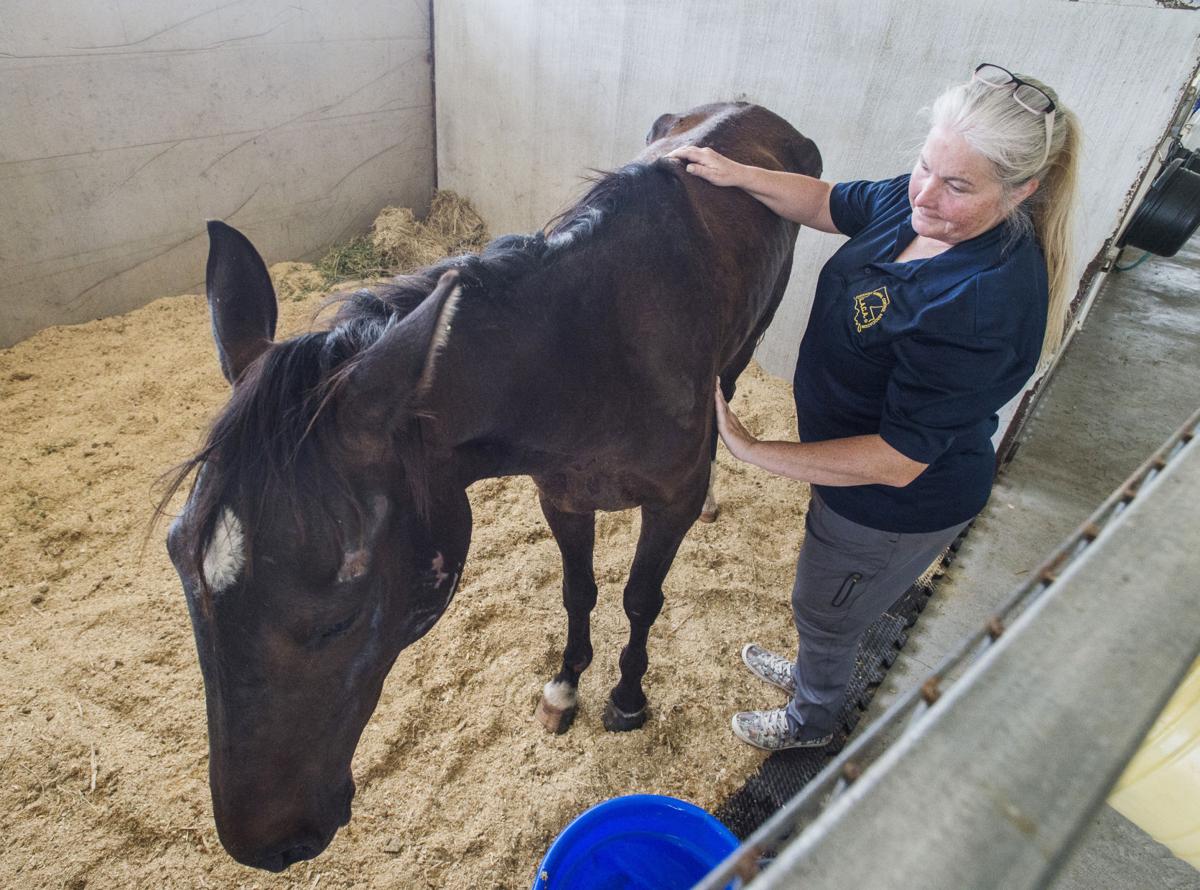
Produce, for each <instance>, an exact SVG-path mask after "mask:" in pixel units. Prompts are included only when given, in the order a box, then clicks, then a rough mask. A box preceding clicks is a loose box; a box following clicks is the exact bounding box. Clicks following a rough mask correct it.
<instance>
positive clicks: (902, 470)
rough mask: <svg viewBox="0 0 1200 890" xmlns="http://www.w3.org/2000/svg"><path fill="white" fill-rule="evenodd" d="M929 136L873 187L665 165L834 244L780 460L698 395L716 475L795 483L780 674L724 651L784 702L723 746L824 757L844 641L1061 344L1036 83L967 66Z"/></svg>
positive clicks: (946, 520)
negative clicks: (723, 459) (795, 551)
mask: <svg viewBox="0 0 1200 890" xmlns="http://www.w3.org/2000/svg"><path fill="white" fill-rule="evenodd" d="M931 117H932V122H931V123H932V126H931V127H930V130H929V135H928V137H927V138H926V140H925V144H924V146H923V147H922V149H921V151H920V155H919V156H918V158H917V162H916V165H915V166H914V168H913V171H912V173H911V174H906V175H903V176H899V177H897V178H895V179H891V180H885V181H881V182H844V183H839V184H836V185H831V184H829V183H826V182H823V181H821V180H819V179H813V178H810V177H807V176H803V175H799V174H794V173H784V172H779V171H771V170H764V169H760V168H755V167H748V166H745V165H742V164H738V163H736V162H734V161H732V160H730V159H728V158H725V157H723V156H721V155H720V154H717V153H716V152H714V151H712V150H711V149H707V148H696V147H694V146H689V147H685V148H680V149H678V150H676V151H675V152H674V153H673V154H674V156H675V157H678V158H681V159H683V160H684V161H686V162H687V167H686V169H687V172H688V173H691V174H694V175H696V176H699V177H701V178H703V179H705V180H707V181H709V182H711V183H713V184H715V185H719V186H735V187H738V188H742V189H744V190H745V191H747V192H748V193H749V194H751V195H752V196H754V197H755V198H757V199H758V200H760V201H762V202H763V203H764V204H766V205H767V206H768V207H770V208H771V209H772V210H774V211H775V212H776V213H779V214H780V215H782V216H784V217H787V218H788V219H790V220H793V221H795V222H798V223H801V224H802V225H806V226H811V227H813V228H815V229H820V230H821V231H823V232H830V233H834V234H842V235H847V236H849V238H850V240H849V241H847V242H846V243H845V244H843V245H842V247H841V248H840V249H839V250H838V252H837V253H836V254H834V256H833V257H832V258H831V259H830V260H829V262H828V263H826V265H825V267H824V268H823V269H822V270H821V274H820V277H819V278H818V280H817V290H816V296H815V299H814V302H813V307H812V313H811V315H810V317H809V322H808V328H807V330H806V332H805V334H804V339H803V341H802V342H801V344H800V354H799V359H798V361H797V365H796V374H795V379H794V381H793V387H794V396H795V401H796V414H797V422H798V426H799V432H800V441H799V442H778V441H775V442H769V441H760V440H757V439H755V438H754V437H753V436H752V435H750V434H749V433H748V432H747V431H746V429H745V428H744V427H743V426H742V424H741V423H739V422H738V419H737V417H736V416H735V415H734V414H733V412H732V411H730V410H729V407H728V406H727V405H726V404H725V401H724V399H723V398H722V396H721V391H720V388H719V387H718V388H717V394H716V402H717V406H716V407H717V427H718V429H719V431H720V434H721V438H722V439H723V440H724V442H725V444H726V446H727V447H728V448H729V451H730V452H731V453H732V454H733V455H734V457H736V458H738V459H739V460H744V461H747V462H749V463H752V464H755V465H757V466H760V467H763V468H764V469H767V470H769V471H771V472H773V473H778V474H780V475H783V476H789V477H791V478H794V479H801V480H803V481H806V482H809V483H811V484H812V502H811V504H810V506H809V510H808V516H807V518H806V521H805V528H806V535H805V539H804V544H803V546H802V548H801V551H800V556H799V560H798V563H797V568H796V581H795V585H794V587H793V590H792V611H793V616H794V618H795V622H796V629H797V630H798V631H799V635H800V645H799V651H798V655H797V658H796V661H795V662H791V661H789V660H788V659H786V658H783V657H782V656H779V655H775V654H773V653H770V652H767V651H765V650H764V649H762V648H760V647H758V646H757V645H754V644H749V645H747V646H746V647H745V648H744V649H743V650H742V658H743V660H744V661H745V663H746V666H747V667H748V668H749V669H750V670H751V671H752V672H753V673H754V674H755V675H757V676H758V677H760V678H762V679H763V680H766V681H767V682H769V683H773V684H774V685H776V686H778V687H780V688H782V689H783V690H785V691H786V692H788V693H789V694H790V695H791V697H792V699H791V702H790V703H789V704H788V706H787V707H786V708H780V709H777V710H765V711H747V712H742V713H738V714H736V715H734V717H733V731H734V733H736V735H737V736H738V737H739V738H740V739H742V740H743V741H745V742H748V743H749V744H751V745H755V746H757V747H759V748H763V749H766V750H772V751H774V750H782V749H786V748H804V747H818V746H821V745H826V744H828V743H829V742H830V741H831V740H832V738H833V731H834V723H835V720H836V718H837V715H838V713H839V712H840V710H841V707H842V701H843V699H844V697H845V692H846V685H847V683H848V682H849V678H850V673H851V669H852V668H853V666H854V657H855V652H856V650H857V647H858V642H859V639H860V637H861V636H862V634H863V632H864V631H865V630H866V628H867V627H868V626H869V625H870V624H871V623H872V622H873V621H875V619H876V618H878V617H879V615H880V614H881V613H882V612H883V611H884V610H885V609H887V608H888V607H889V606H891V605H892V604H893V603H894V602H895V601H896V600H897V599H898V598H899V597H900V596H901V595H902V594H903V593H904V591H905V590H907V589H908V587H909V586H910V585H911V584H912V583H913V582H914V581H915V580H916V579H917V578H918V577H919V576H920V575H921V573H922V572H924V570H925V569H927V568H928V567H929V565H930V564H931V563H932V562H933V560H934V559H936V558H937V557H938V555H939V554H940V553H941V552H942V551H943V550H944V549H945V548H946V547H947V546H948V545H949V544H950V543H951V541H953V540H954V538H955V536H956V535H957V534H958V533H959V532H960V531H961V530H962V528H963V527H964V526H965V525H966V524H967V523H968V522H969V521H970V520H971V519H972V517H974V516H975V514H976V513H978V512H979V510H980V509H981V508H982V507H983V505H984V503H985V502H986V501H987V498H988V494H989V493H990V491H991V483H992V476H993V474H994V471H995V453H994V451H993V449H992V445H991V436H992V433H993V432H995V430H996V425H997V418H996V412H997V410H998V409H999V408H1000V407H1001V406H1002V405H1004V404H1005V403H1006V402H1007V401H1009V399H1011V398H1012V397H1013V396H1014V395H1016V394H1017V393H1018V392H1020V391H1021V389H1022V387H1023V386H1024V384H1025V382H1026V381H1027V380H1028V378H1029V377H1030V375H1031V374H1032V373H1033V371H1034V370H1035V368H1036V367H1037V365H1038V363H1039V358H1040V359H1043V360H1045V359H1048V358H1049V356H1050V355H1051V354H1052V353H1053V351H1054V350H1055V348H1056V347H1057V346H1058V344H1059V342H1060V340H1061V336H1062V330H1063V325H1064V319H1065V315H1066V311H1067V307H1068V302H1069V298H1070V287H1069V285H1070V284H1071V282H1070V280H1069V277H1068V276H1069V275H1070V272H1071V269H1070V265H1071V264H1070V256H1069V237H1070V235H1069V223H1070V214H1071V207H1072V205H1073V202H1074V192H1075V169H1076V155H1077V151H1078V145H1079V127H1078V123H1077V121H1076V118H1075V116H1074V115H1073V114H1072V113H1071V112H1070V111H1068V110H1067V109H1065V108H1063V107H1062V105H1061V104H1059V102H1058V99H1057V97H1056V96H1055V94H1054V92H1053V91H1052V90H1051V89H1050V88H1049V87H1047V86H1045V85H1044V84H1042V83H1040V82H1038V81H1036V80H1033V79H1032V78H1027V77H1018V76H1014V75H1013V74H1011V73H1010V72H1008V71H1007V70H1005V69H1003V68H1000V67H998V66H995V65H987V64H985V65H980V66H979V67H978V68H977V69H976V70H975V73H974V75H973V77H972V79H971V80H970V81H968V82H966V83H962V84H959V85H957V86H954V87H951V88H950V89H948V90H946V91H945V92H944V93H943V94H942V95H941V96H939V97H938V99H937V101H936V102H935V103H934V105H933V108H932V115H931Z"/></svg>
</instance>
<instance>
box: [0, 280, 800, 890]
mask: <svg viewBox="0 0 1200 890" xmlns="http://www.w3.org/2000/svg"><path fill="white" fill-rule="evenodd" d="M272 271H273V274H275V275H276V277H277V278H280V279H281V281H280V287H279V289H280V292H281V294H282V293H287V294H289V295H291V296H289V297H288V298H286V299H284V300H283V301H282V303H281V317H280V332H281V335H288V334H291V333H296V332H298V331H300V330H303V329H306V328H307V327H308V326H309V324H310V322H311V318H312V315H313V312H314V310H315V308H316V306H317V305H318V303H319V298H318V297H317V296H316V295H312V294H306V293H305V288H304V286H303V283H304V281H305V280H306V279H304V278H303V276H310V277H311V276H312V274H313V273H312V271H311V267H306V266H302V265H297V264H282V265H280V266H277V267H275V269H273V270H272ZM298 281H299V282H300V284H297V282H298ZM227 395H228V389H227V386H226V384H225V381H224V379H223V378H222V377H221V374H220V371H219V369H218V366H217V361H216V356H215V352H214V348H213V344H212V341H211V339H210V335H209V322H208V316H207V310H206V307H205V305H204V300H203V298H202V297H200V296H179V297H169V298H165V299H160V300H158V301H156V302H154V303H151V304H150V305H149V306H146V307H144V308H142V309H139V310H137V311H135V312H131V313H129V314H128V315H125V316H121V317H117V318H109V319H105V320H102V321H97V322H93V323H90V324H84V325H79V326H75V327H66V328H55V329H50V330H47V331H44V332H42V333H40V334H38V335H36V336H34V337H32V338H31V339H29V340H27V341H25V342H23V343H20V344H18V345H17V346H15V347H13V348H12V349H8V350H4V351H2V352H0V403H2V406H3V408H2V410H3V418H4V419H3V424H2V426H0V448H2V453H3V455H4V460H3V463H2V465H0V634H2V636H3V643H2V645H0V715H2V720H0V837H2V838H3V841H2V842H0V886H3V887H21V888H25V887H30V888H34V887H47V888H51V887H52V888H73V890H78V888H83V887H136V888H163V887H171V888H197V887H220V888H234V887H245V888H251V887H257V888H264V890H265V888H282V887H297V888H299V887H304V888H314V887H318V886H319V887H321V888H334V887H395V888H408V887H430V888H482V887H505V888H509V887H511V888H520V887H528V886H530V884H531V883H532V881H533V878H534V872H535V869H536V866H537V864H538V861H539V860H540V858H541V856H542V854H543V853H544V851H545V849H546V847H547V846H548V845H549V843H550V842H551V841H552V840H553V838H554V837H555V835H557V834H558V832H559V831H560V830H561V829H562V828H563V826H565V825H566V824H567V822H569V821H570V820H571V819H572V818H573V817H574V816H575V815H577V814H578V813H580V812H582V811H583V810H584V809H586V808H587V807H589V806H591V805H592V804H594V803H597V802H599V801H601V800H604V799H606V798H608V797H611V796H614V795H620V794H629V793H635V792H654V793H662V794H670V795H675V796H678V797H682V798H685V799H688V800H691V801H694V802H695V803H697V804H699V805H700V806H702V807H705V808H707V809H709V810H713V809H715V808H716V807H717V805H718V804H719V803H720V802H721V801H722V800H723V799H724V798H725V797H726V796H727V795H729V794H730V793H731V792H732V791H733V790H734V789H735V788H737V787H738V786H739V785H740V784H741V783H742V782H743V781H744V779H745V778H746V777H747V776H748V775H749V774H750V773H752V772H753V771H754V770H755V769H756V767H757V766H758V764H759V763H760V761H761V759H762V755H761V754H759V753H758V752H756V751H754V750H752V749H750V748H748V747H747V746H745V745H743V744H741V743H739V742H737V741H736V740H735V739H734V738H733V736H732V734H731V733H730V731H729V726H728V723H729V715H730V713H731V712H732V711H733V710H736V709H739V708H743V707H765V706H776V705H778V704H781V703H782V696H781V694H780V693H778V692H777V691H775V690H772V689H771V688H770V687H767V686H765V685H764V684H762V683H761V682H759V681H756V680H754V679H753V678H752V677H751V676H750V675H749V674H748V673H747V672H746V671H745V670H744V668H742V667H741V664H740V660H739V656H738V652H739V649H740V647H741V645H742V644H743V643H744V642H746V641H748V640H758V641H760V642H763V643H765V644H768V645H772V646H780V647H783V648H784V649H785V651H786V649H787V647H789V646H791V645H792V643H793V641H794V631H793V630H792V628H791V624H790V615H789V610H788V604H787V600H788V591H789V588H790V585H791V578H792V565H793V559H794V557H795V554H796V551H797V547H798V545H799V541H800V535H801V529H802V517H803V514H804V510H805V505H806V503H807V500H808V489H807V486H804V485H802V484H799V483H791V482H788V481H784V480H779V479H776V478H772V477H769V476H767V475H766V474H765V473H763V472H761V471H758V470H756V469H754V468H751V467H747V466H745V465H741V464H735V463H734V462H733V460H732V459H731V458H730V457H729V455H728V453H726V452H725V451H724V450H722V452H721V454H720V457H719V464H718V473H717V484H718V491H719V495H720V498H721V503H722V507H721V515H720V518H719V520H718V521H717V523H715V524H713V525H700V524H698V525H696V526H695V527H694V528H693V529H692V531H691V532H690V533H689V534H688V536H687V538H686V539H685V541H684V543H683V546H682V547H681V548H680V551H679V556H678V558H677V559H676V561H675V565H674V568H673V569H672V570H671V573H670V575H669V576H668V578H667V582H666V606H665V608H664V610H663V613H662V615H661V617H660V618H659V620H658V623H657V624H656V625H655V627H654V630H653V632H652V633H651V636H650V669H649V673H648V674H647V677H646V683H645V688H646V691H647V694H648V695H649V697H650V708H651V712H650V720H649V722H648V723H647V725H646V726H645V727H644V728H643V729H641V730H639V731H636V732H632V733H627V734H613V733H608V732H605V731H604V729H603V727H602V726H601V723H600V714H601V711H602V709H603V705H604V701H605V697H606V695H607V692H608V689H609V688H610V687H611V686H612V685H613V684H614V683H615V681H616V675H617V667H616V665H617V658H618V655H619V652H620V648H621V646H622V645H623V643H624V640H625V636H626V633H627V623H626V620H625V617H624V614H623V613H622V611H621V589H622V586H623V583H624V578H625V573H626V569H627V566H628V564H629V561H630V559H631V558H632V555H633V545H634V540H635V537H636V533H637V528H638V516H637V514H636V512H633V511H629V512H623V513H614V514H603V515H601V517H600V519H599V522H598V530H597V556H596V574H597V579H598V581H599V584H600V603H599V605H598V607H597V609H596V613H595V619H594V630H593V642H594V645H595V650H596V658H595V661H594V663H593V665H592V667H591V668H590V669H589V671H588V672H587V674H585V675H584V678H583V682H582V684H581V687H580V698H581V706H580V714H579V717H578V719H577V720H576V723H575V725H574V726H573V727H572V729H571V730H570V731H569V732H568V733H567V734H565V735H563V736H553V735H549V734H547V733H546V732H545V731H544V730H543V729H542V728H541V726H540V725H539V724H538V723H537V722H536V721H535V720H534V718H533V711H534V707H535V705H536V703H537V701H538V698H539V696H540V693H541V688H542V684H543V683H544V682H545V681H546V680H547V679H549V677H550V676H551V675H552V674H553V673H554V671H555V670H556V669H557V666H558V663H559V660H560V657H561V647H562V645H563V642H564V638H565V632H566V619H565V613H564V612H563V610H562V607H561V604H560V593H559V584H560V575H559V565H560V563H559V556H558V551H557V548H556V547H555V544H554V541H553V539H552V538H551V537H550V533H549V530H548V529H547V527H546V523H545V520H544V519H543V518H542V516H541V513H540V511H539V509H538V506H537V500H536V497H535V493H534V489H533V486H532V484H531V483H530V482H529V481H528V480H527V479H524V478H511V479H500V480H490V481H486V482H482V483H479V484H477V485H475V486H473V488H472V489H471V492H470V494H471V500H472V504H473V507H474V513H475V533H474V539H473V542H472V545H471V552H470V556H469V558H468V561H467V568H466V573H465V577H464V580H463V583H462V585H461V587H460V589H459V592H458V595H457V598H456V601H455V603H454V604H453V605H452V606H451V608H450V610H449V612H448V613H447V615H446V616H445V617H444V618H443V619H442V621H441V622H440V623H439V624H438V625H437V626H436V627H435V628H434V629H433V630H432V631H431V632H430V633H429V634H428V636H426V637H425V638H424V639H423V640H421V641H420V642H419V643H417V644H416V645H414V646H412V647H410V648H409V649H407V650H406V651H405V652H403V653H401V655H400V658H399V660H398V661H397V662H396V665H395V667H394V668H393V670H392V673H391V676H390V678H389V680H388V683H387V686H386V688H385V690H384V694H383V698H382V699H381V701H380V704H379V708H378V710H377V711H376V712H375V715H374V717H373V718H372V719H371V721H370V723H369V724H368V726H367V728H366V730H365V732H364V735H363V738H362V741H361V742H360V744H359V747H358V751H357V754H356V755H355V760H354V773H355V777H356V780H357V782H358V787H359V791H358V795H357V797H356V799H355V802H354V815H353V818H352V820H351V822H350V824H349V825H348V826H347V827H346V828H343V829H342V830H341V831H340V832H339V834H338V835H337V837H336V838H335V839H334V841H333V843H332V844H331V845H330V847H329V849H328V850H326V851H325V852H324V853H323V854H322V855H321V856H320V857H319V858H318V859H317V860H315V861H313V862H308V863H301V864H298V865H295V866H293V867H292V868H291V869H289V870H288V871H287V872H286V873H284V874H282V875H279V876H272V875H269V874H266V873H264V872H257V871H254V870H251V869H247V868H244V867H242V866H239V865H238V864H236V863H235V862H234V861H233V860H232V859H230V858H229V857H228V856H227V855H226V854H225V853H224V851H223V850H222V848H221V846H220V843H219V842H218V840H217V836H216V831H215V829H214V827H213V821H212V812H211V804H210V800H209V791H208V781H207V768H208V764H207V743H206V740H205V717H204V696H203V690H202V686H201V678H200V671H199V668H198V665H197V661H196V654H195V648H194V645H193V642H192V632H191V627H190V625H189V621H188V615H187V611H186V608H185V605H184V600H183V595H182V592H181V590H180V587H179V583H178V581H177V579H176V577H175V575H174V572H173V570H172V568H171V565H170V562H169V560H168V559H167V555H166V552H165V549H164V546H163V538H164V534H165V529H164V528H162V527H159V528H157V529H155V530H154V531H153V533H152V534H150V536H149V538H148V539H147V538H146V530H147V523H148V521H149V519H150V517H151V514H152V508H153V504H154V503H155V500H156V497H157V493H158V489H157V487H156V485H155V482H156V479H158V478H159V477H160V476H161V475H162V474H163V473H164V472H165V471H166V470H168V469H169V468H170V467H171V466H173V465H174V464H175V463H177V462H178V461H180V460H182V459H183V458H184V457H186V456H187V455H188V454H189V452H190V451H191V450H192V449H194V448H195V447H196V446H197V445H198V444H199V443H200V440H201V435H202V433H203V431H204V429H205V427H206V424H207V423H208V421H209V420H210V419H211V418H212V416H213V414H214V412H215V411H216V410H217V409H218V408H219V407H220V406H221V405H222V404H223V402H224V400H225V399H226V397H227ZM734 406H735V409H737V410H738V411H739V412H740V414H741V416H742V418H743V419H744V421H745V422H746V423H747V425H748V426H749V427H750V428H751V429H752V430H754V431H755V432H757V433H758V434H760V435H765V436H768V437H773V438H775V437H791V436H794V435H795V432H794V426H793V420H792V408H791V400H790V392H789V387H788V386H787V385H786V384H785V383H784V382H782V381H779V380H774V379H771V378H768V377H767V376H765V375H764V374H763V373H762V372H761V371H760V370H759V369H758V368H757V367H752V368H751V369H750V370H749V371H748V372H747V373H746V374H745V375H744V376H743V379H742V387H741V389H740V391H739V394H738V396H737V399H736V400H735V404H734ZM143 542H145V546H144V548H143Z"/></svg>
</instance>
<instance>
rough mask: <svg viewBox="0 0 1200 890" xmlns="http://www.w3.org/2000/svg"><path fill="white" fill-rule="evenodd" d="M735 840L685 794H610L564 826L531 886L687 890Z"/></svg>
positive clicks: (543, 888)
mask: <svg viewBox="0 0 1200 890" xmlns="http://www.w3.org/2000/svg"><path fill="white" fill-rule="evenodd" d="M737 845H738V841H737V838H735V837H734V836H733V833H732V832H730V830H729V829H728V828H726V827H725V826H724V825H722V824H721V822H720V821H719V820H718V819H717V818H716V817H714V816H712V815H710V814H709V813H707V812H705V811H704V810H702V809H700V808H699V807H698V806H695V805H694V804H690V803H688V802H687V801H684V800H677V799H676V798H674V797H664V796H662V795H658V794H630V795H628V796H626V797H614V798H612V799H611V800H606V801H604V802H603V803H598V804H596V805H595V806H594V807H592V808H591V809H590V810H587V811H586V812H584V813H582V814H581V815H579V816H577V817H576V818H575V820H574V821H572V822H571V823H570V824H569V825H568V826H567V827H566V828H564V829H563V831H562V834H560V835H559V836H558V837H557V838H556V839H555V841H554V843H553V844H551V845H550V849H549V850H547V851H546V856H545V858H543V859H542V864H541V866H539V867H538V876H537V880H536V881H534V882H533V890H676V888H678V890H687V888H689V887H691V886H692V885H694V884H695V883H696V882H698V881H699V880H700V879H701V878H703V877H704V876H705V875H707V874H708V873H709V872H710V871H712V869H713V867H714V866H716V865H717V863H719V862H720V861H721V860H722V859H724V858H725V857H726V856H728V855H729V854H730V853H732V852H733V851H734V849H736V848H737Z"/></svg>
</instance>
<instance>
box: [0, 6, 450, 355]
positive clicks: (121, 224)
mask: <svg viewBox="0 0 1200 890" xmlns="http://www.w3.org/2000/svg"><path fill="white" fill-rule="evenodd" d="M429 50H430V29H429V7H428V4H427V3H426V2H425V0H413V2H409V3H401V4H396V3H391V2H387V0H353V2H347V3H334V2H332V0H317V2H312V3H306V4H302V5H301V4H294V3H290V2H283V0H262V2H255V3H229V2H228V0H201V2H184V0H165V2H164V0H153V2H152V0H104V2H96V3H79V2H73V0H49V2H47V0H36V2H34V0H8V2H6V3H4V4H3V5H2V6H0V120H3V121H4V127H3V128H0V208H2V209H0V212H2V213H3V220H4V225H2V226H0V269H2V271H3V274H2V275H0V346H4V345H9V344H11V343H13V342H15V341H17V340H19V339H21V338H23V337H25V336H28V335H29V334H31V333H33V332H34V331H36V330H38V329H39V328H42V327H45V326H46V325H50V324H58V323H67V322H78V321H85V320H88V319H92V318H97V317H101V316H104V315H109V314H112V313H116V312H122V311H125V310H128V309H130V308H133V307H135V306H138V305H141V304H143V303H145V302H147V301H148V300H150V299H153V298H155V297H158V296H163V295H166V294H171V293H179V292H182V291H195V290H197V289H198V288H200V287H201V286H202V282H203V278H204V258H205V254H206V251H207V239H206V237H205V234H204V221H205V219H206V218H217V219H224V220H226V221H227V222H229V223H231V224H232V225H235V226H237V227H239V228H240V229H242V230H243V231H245V232H246V233H247V235H249V236H250V238H251V239H252V240H253V241H254V242H255V244H256V245H257V246H258V247H259V250H260V251H261V252H262V253H263V255H264V257H265V258H266V260H267V262H269V263H270V262H276V261H279V260H283V259H297V258H304V257H312V256H314V255H317V254H319V253H321V252H322V251H323V250H324V249H326V248H327V247H328V246H329V245H330V244H331V243H333V242H335V241H337V240H339V239H343V238H345V237H347V236H348V235H350V234H351V233H355V232H361V231H364V230H366V229H367V227H368V226H369V225H370V223H371V220H372V219H373V218H374V216H375V214H376V213H377V212H378V210H379V209H380V208H381V207H383V206H385V205H386V204H389V203H397V204H402V205H407V206H414V207H418V208H422V207H425V206H427V205H428V202H429V198H430V195H431V193H432V189H433V183H434V168H433V96H432V72H431V62H430V52H429Z"/></svg>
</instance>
